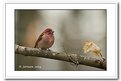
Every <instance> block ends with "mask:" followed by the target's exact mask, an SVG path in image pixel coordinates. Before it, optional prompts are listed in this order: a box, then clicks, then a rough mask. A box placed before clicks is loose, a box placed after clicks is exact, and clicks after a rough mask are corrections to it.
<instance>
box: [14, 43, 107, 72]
mask: <svg viewBox="0 0 121 81" xmlns="http://www.w3.org/2000/svg"><path fill="white" fill-rule="evenodd" d="M15 53H16V54H20V55H24V56H34V57H43V58H49V59H55V60H60V61H66V62H72V63H74V59H77V60H76V61H75V62H76V64H83V65H87V66H92V67H96V68H100V69H104V70H106V61H105V60H100V59H96V58H89V57H84V56H82V55H78V54H70V53H68V54H67V53H64V52H62V53H58V52H53V51H48V50H40V49H37V48H30V47H23V46H19V45H16V46H15ZM68 57H71V59H69V58H68ZM72 59H73V60H72Z"/></svg>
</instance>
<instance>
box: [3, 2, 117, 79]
mask: <svg viewBox="0 0 121 81" xmlns="http://www.w3.org/2000/svg"><path fill="white" fill-rule="evenodd" d="M14 9H107V71H14V56H15V55H14ZM5 11H6V13H5V14H6V15H5V18H6V19H5V27H6V30H5V31H6V46H5V47H6V50H5V51H6V55H5V78H6V79H117V78H118V75H117V54H118V52H117V4H116V3H114V4H99V3H98V4H5Z"/></svg>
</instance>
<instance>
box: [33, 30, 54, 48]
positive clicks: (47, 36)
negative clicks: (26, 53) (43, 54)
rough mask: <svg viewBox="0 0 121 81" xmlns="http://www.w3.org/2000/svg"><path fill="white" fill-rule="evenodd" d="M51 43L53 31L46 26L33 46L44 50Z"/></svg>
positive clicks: (52, 42)
mask: <svg viewBox="0 0 121 81" xmlns="http://www.w3.org/2000/svg"><path fill="white" fill-rule="evenodd" d="M53 44H54V31H53V30H52V29H51V28H47V29H45V30H44V32H43V33H42V34H40V36H39V38H38V40H37V41H36V43H35V46H34V48H41V49H42V50H46V49H48V48H50V47H51V46H52V45H53Z"/></svg>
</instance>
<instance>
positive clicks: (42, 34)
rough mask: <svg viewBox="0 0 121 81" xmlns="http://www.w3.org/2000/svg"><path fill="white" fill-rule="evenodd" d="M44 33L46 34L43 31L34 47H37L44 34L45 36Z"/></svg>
mask: <svg viewBox="0 0 121 81" xmlns="http://www.w3.org/2000/svg"><path fill="white" fill-rule="evenodd" d="M43 35H44V33H42V34H41V35H40V36H39V38H38V39H37V41H36V43H35V46H34V48H36V47H37V44H38V42H39V41H40V40H42V36H43Z"/></svg>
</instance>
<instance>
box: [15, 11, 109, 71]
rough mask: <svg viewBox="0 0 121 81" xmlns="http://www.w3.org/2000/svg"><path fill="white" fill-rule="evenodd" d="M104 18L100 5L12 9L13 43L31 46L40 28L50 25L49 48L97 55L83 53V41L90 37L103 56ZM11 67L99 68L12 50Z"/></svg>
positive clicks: (18, 69) (104, 40)
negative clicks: (13, 15)
mask: <svg viewBox="0 0 121 81" xmlns="http://www.w3.org/2000/svg"><path fill="white" fill-rule="evenodd" d="M106 18H107V11H106V10H103V9H101V10H92V9H90V10H88V9H80V10H15V44H18V45H22V46H27V47H34V45H35V42H36V40H37V39H38V37H39V35H40V34H41V33H42V31H43V30H45V29H46V28H52V29H53V30H54V31H55V32H54V35H55V43H54V45H53V46H52V47H51V48H50V49H51V50H53V51H57V52H67V53H76V54H79V55H83V56H85V57H94V58H98V57H96V56H94V55H93V54H92V53H88V54H84V53H83V49H82V48H83V46H84V42H85V41H93V42H94V43H96V44H97V45H98V46H99V47H100V48H101V53H102V55H103V57H105V58H106V38H107V37H106ZM64 49H65V50H64ZM23 66H25V68H23ZM28 66H29V67H28ZM31 66H37V67H36V68H31ZM15 70H17V71H102V69H99V68H94V67H90V66H85V65H78V66H76V65H74V64H72V63H69V62H64V61H59V60H53V59H47V58H39V57H31V56H27V57H26V56H22V55H19V54H15Z"/></svg>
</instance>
